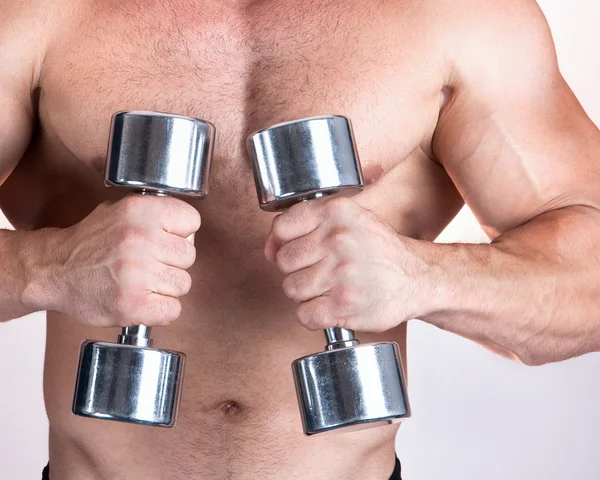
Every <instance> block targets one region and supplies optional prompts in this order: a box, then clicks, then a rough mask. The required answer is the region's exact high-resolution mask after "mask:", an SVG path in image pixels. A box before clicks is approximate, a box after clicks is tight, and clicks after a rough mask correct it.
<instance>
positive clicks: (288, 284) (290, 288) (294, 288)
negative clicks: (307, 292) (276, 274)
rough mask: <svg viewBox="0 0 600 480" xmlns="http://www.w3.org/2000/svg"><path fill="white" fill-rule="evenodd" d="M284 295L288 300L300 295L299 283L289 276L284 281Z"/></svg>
mask: <svg viewBox="0 0 600 480" xmlns="http://www.w3.org/2000/svg"><path fill="white" fill-rule="evenodd" d="M282 287H283V293H284V294H285V296H286V297H288V298H292V299H294V298H296V297H297V296H298V293H299V288H298V282H297V280H296V279H295V278H294V277H292V276H287V277H285V278H284V279H283V283H282Z"/></svg>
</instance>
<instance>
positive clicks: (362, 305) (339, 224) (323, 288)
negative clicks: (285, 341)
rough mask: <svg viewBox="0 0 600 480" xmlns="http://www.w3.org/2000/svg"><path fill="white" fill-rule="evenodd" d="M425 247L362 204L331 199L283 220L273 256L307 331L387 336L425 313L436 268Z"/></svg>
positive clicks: (275, 229)
mask: <svg viewBox="0 0 600 480" xmlns="http://www.w3.org/2000/svg"><path fill="white" fill-rule="evenodd" d="M418 246H419V242H418V241H417V240H412V239H409V238H405V237H401V236H400V235H398V234H397V233H396V232H395V231H393V230H392V228H391V227H389V226H388V225H387V224H385V223H384V222H382V221H381V220H380V219H378V218H377V216H375V214H373V213H372V212H371V211H369V210H367V209H365V208H363V207H361V206H359V205H358V204H357V203H356V202H355V201H353V200H351V199H347V198H329V199H322V200H313V201H310V202H306V203H301V204H297V205H295V206H293V207H291V208H290V209H289V210H287V211H285V212H284V213H282V214H281V215H279V216H277V217H276V218H275V219H274V221H273V226H272V229H271V232H270V234H269V237H268V240H267V244H266V247H265V255H266V257H267V259H268V260H270V261H272V262H275V263H276V264H277V266H278V267H279V269H280V270H281V271H282V272H283V274H284V275H285V279H284V280H283V290H284V293H285V294H286V295H287V296H288V297H289V298H291V299H292V300H294V301H295V302H297V303H298V304H299V305H298V307H297V311H296V313H297V316H298V319H299V320H300V323H302V324H303V325H304V326H305V327H307V328H309V329H311V330H316V329H322V328H330V327H342V328H349V329H352V330H360V331H366V332H382V331H385V330H389V329H390V328H393V327H395V326H397V325H399V324H400V323H402V322H403V321H406V320H409V319H411V318H415V317H416V316H417V315H419V314H422V313H424V305H425V304H426V302H427V297H428V295H429V294H430V293H431V291H430V289H429V288H428V287H427V285H426V283H425V282H424V281H423V279H424V278H425V277H426V276H427V275H428V274H429V268H428V267H427V266H426V265H425V264H424V262H422V261H421V260H420V259H419V258H418V256H417V255H415V253H414V251H413V250H414V249H418Z"/></svg>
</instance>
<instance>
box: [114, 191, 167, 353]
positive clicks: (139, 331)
mask: <svg viewBox="0 0 600 480" xmlns="http://www.w3.org/2000/svg"><path fill="white" fill-rule="evenodd" d="M135 193H136V194H137V195H154V196H155V197H166V196H167V192H165V191H163V190H148V189H146V188H140V189H139V190H135ZM151 332H152V327H147V326H146V325H135V326H133V327H124V328H123V329H122V330H121V335H119V340H118V342H119V343H121V344H124V345H136V346H138V347H151V346H152V338H150V333H151Z"/></svg>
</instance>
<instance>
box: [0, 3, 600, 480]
mask: <svg viewBox="0 0 600 480" xmlns="http://www.w3.org/2000/svg"><path fill="white" fill-rule="evenodd" d="M332 18H333V19H337V20H336V22H335V23H334V22H332V21H331V19H332ZM0 66H1V68H0V72H1V74H0V112H2V115H0V165H1V172H0V179H2V181H3V182H2V187H1V188H0V208H2V210H3V212H4V213H5V214H6V216H7V217H8V218H9V220H10V221H11V222H12V223H13V225H14V226H15V227H16V231H3V232H0V252H1V254H0V269H1V270H2V271H3V272H5V274H4V275H3V276H2V278H0V317H1V318H2V319H3V320H9V319H13V318H16V317H19V316H22V315H25V314H27V313H30V312H34V311H38V310H48V311H49V312H48V329H47V332H48V333H47V348H46V364H45V378H44V395H45V400H46V408H47V412H48V417H49V421H50V463H51V465H52V469H51V475H52V477H53V478H60V479H67V480H68V479H75V478H76V479H104V478H106V479H120V478H173V479H177V478H182V479H183V478H185V479H189V478H202V479H211V478H214V479H223V478H231V479H242V478H243V479H278V478H283V477H285V478H286V479H292V480H293V479H296V478H297V479H300V478H312V479H328V478H334V477H336V478H348V479H364V478H369V479H382V480H384V479H387V478H388V477H389V475H390V473H391V471H392V469H393V457H394V442H393V440H394V435H395V433H396V428H397V427H384V428H379V429H373V430H366V431H361V432H356V433H346V434H341V435H338V436H336V437H335V438H334V437H311V438H306V437H304V436H303V435H302V434H301V427H300V421H299V417H298V413H297V406H296V399H295V394H294V387H293V382H292V378H291V375H290V369H289V363H290V362H291V361H292V360H293V359H294V358H297V357H300V356H304V355H307V354H309V353H313V352H316V351H320V350H321V349H322V346H323V339H322V335H321V334H320V333H315V332H311V330H314V329H320V328H323V327H327V326H333V325H338V326H345V327H348V328H353V329H356V330H358V331H360V332H361V334H360V338H361V340H362V341H363V342H364V343H367V342H372V341H397V342H398V343H399V344H400V346H401V348H402V349H403V350H404V346H405V332H406V330H405V322H406V321H407V320H409V319H411V318H419V319H421V320H423V321H426V322H430V323H432V324H434V325H436V326H438V327H440V328H443V329H446V330H448V331H449V332H453V333H456V334H459V335H463V336H465V337H468V338H471V339H473V340H475V341H478V342H480V343H482V344H483V345H485V346H486V347H488V348H491V349H493V350H495V351H497V352H498V353H500V354H503V355H506V356H510V357H512V358H515V359H517V360H520V361H522V362H525V363H528V364H532V365H537V364H542V363H547V362H552V361H558V360H562V359H565V358H569V357H572V356H576V355H581V354H584V353H587V352H591V351H595V350H598V346H599V344H600V341H599V339H598V336H599V332H600V328H599V326H598V324H599V322H600V319H599V318H598V314H597V312H598V311H600V308H599V307H600V305H598V302H599V300H598V298H600V295H598V289H599V280H598V276H597V272H598V271H600V269H599V266H600V265H598V264H599V263H600V258H599V257H598V255H597V254H596V252H595V251H594V249H593V241H594V239H595V238H597V237H598V233H600V232H599V231H598V230H600V217H599V215H598V204H599V196H600V194H599V189H598V187H597V185H599V184H600V182H599V181H600V168H599V165H598V162H597V161H596V157H598V154H599V153H600V135H599V133H598V130H597V129H596V128H595V126H594V125H593V124H592V122H591V121H590V120H589V118H588V117H587V116H586V115H585V113H584V111H583V109H582V108H581V106H580V105H579V103H578V102H577V100H576V98H575V97H574V96H573V94H572V92H571V91H570V90H569V88H568V86H567V85H566V83H565V82H564V80H563V79H562V77H561V75H560V72H559V70H558V67H557V63H556V58H555V53H554V47H553V44H552V40H551V36H550V33H549V30H548V27H547V24H546V22H545V20H544V18H543V16H542V14H541V12H540V11H539V9H538V7H537V5H536V4H535V2H533V1H530V0H507V1H504V2H501V4H500V2H487V1H484V0H459V1H445V0H443V1H439V0H438V1H433V0H431V1H427V0H425V1H420V2H415V1H409V0H400V1H395V2H392V1H382V2H343V3H341V2H332V1H328V0H322V1H317V0H312V1H309V2H301V3H300V4H299V3H297V2H288V1H277V2H275V1H271V2H266V1H258V2H234V1H224V2H205V3H202V4H200V3H196V2H191V1H187V0H185V1H184V0H171V1H169V2H158V1H157V2H152V1H151V2H143V4H142V2H136V1H134V0H130V1H126V2H99V1H98V2H96V1H93V0H84V1H80V2H72V1H67V0H54V1H51V2H49V1H44V2H42V1H41V0H19V1H1V2H0ZM128 109H129V110H131V109H136V110H154V111H163V112H172V113H178V114H183V115H190V116H195V117H199V118H205V119H206V120H210V121H211V122H213V123H214V124H215V125H216V127H217V132H218V136H217V146H216V150H215V157H214V168H213V171H212V178H211V192H210V195H209V198H208V199H206V200H204V201H202V202H197V203H189V204H188V203H185V202H183V201H181V200H177V199H156V198H146V197H144V198H125V197H124V196H125V193H124V192H121V191H118V190H114V189H106V188H104V187H103V182H102V171H103V168H104V158H105V151H106V144H107V141H108V125H109V121H110V116H111V115H112V114H113V113H114V112H115V111H119V110H128ZM327 113H343V114H345V115H347V116H348V117H350V118H351V120H352V122H353V126H354V130H355V132H356V140H357V146H358V150H359V154H360V156H361V159H362V166H363V171H364V174H365V178H366V180H367V183H368V186H367V188H366V189H365V191H364V192H363V193H361V194H360V195H358V196H357V197H354V198H352V199H327V200H324V201H315V202H310V203H308V204H302V205H297V206H295V207H293V208H291V209H289V210H288V211H286V212H285V213H283V214H281V215H279V216H277V217H275V220H274V221H273V216H272V215H270V214H266V213H264V212H261V211H260V210H259V208H258V206H257V200H256V196H255V192H254V186H253V184H252V175H251V173H250V166H249V163H248V160H247V156H246V151H245V147H244V139H245V138H246V136H247V135H248V134H249V133H251V132H253V131H256V130H258V129H260V128H263V127H266V126H269V125H272V124H275V123H278V122H281V121H286V120H292V119H297V118H302V117H306V116H312V115H318V114H327ZM464 201H466V202H467V204H468V205H469V206H470V207H471V208H472V209H473V211H474V212H475V214H476V216H477V218H478V219H479V221H480V222H481V224H482V225H483V226H484V228H485V229H486V231H487V233H488V234H489V236H490V237H491V238H492V240H493V241H492V243H491V244H490V245H436V244H433V243H431V242H432V241H433V239H434V238H435V237H436V236H437V235H438V234H439V233H440V232H441V231H442V229H443V228H444V227H445V226H446V225H447V224H448V222H449V221H450V220H451V219H452V218H453V216H454V215H455V214H456V213H457V212H458V210H459V209H460V208H461V206H462V205H463V202H464ZM198 213H200V215H198ZM200 217H201V220H200ZM200 223H202V226H200ZM196 231H198V233H197V235H196V242H195V249H193V248H191V245H190V244H189V242H186V240H185V238H186V237H187V236H188V235H190V234H191V233H193V232H196ZM265 244H266V246H265ZM263 252H264V255H263ZM265 256H266V260H265ZM282 286H283V288H281V287H282ZM294 302H295V304H294ZM142 319H143V322H144V323H145V324H148V325H151V326H166V325H167V324H168V328H164V329H163V328H160V329H156V333H155V334H154V339H155V344H156V345H160V346H161V347H163V348H170V349H175V350H180V351H184V352H187V354H188V364H187V370H186V384H185V391H184V396H183V403H182V409H181V415H180V419H179V423H178V425H177V427H176V428H175V429H173V430H165V429H152V428H149V427H136V426H128V425H122V424H117V423H110V422H102V421H97V420H90V419H83V418H79V417H75V416H73V415H71V413H70V403H71V395H72V388H73V380H74V375H75V367H76V362H77V356H78V349H79V344H80V342H81V341H82V340H83V339H85V338H93V339H97V340H109V341H114V340H115V339H116V336H117V333H118V329H116V328H114V327H117V326H124V325H133V324H136V323H140V322H141V321H142ZM99 327H102V328H99ZM305 327H308V328H305Z"/></svg>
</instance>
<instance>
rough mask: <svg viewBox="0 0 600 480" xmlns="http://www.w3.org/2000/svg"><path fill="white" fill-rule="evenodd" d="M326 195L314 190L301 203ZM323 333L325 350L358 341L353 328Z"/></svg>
mask: <svg viewBox="0 0 600 480" xmlns="http://www.w3.org/2000/svg"><path fill="white" fill-rule="evenodd" d="M326 196H328V194H327V193H324V192H314V193H312V194H311V195H309V196H307V197H306V198H303V199H302V200H300V202H301V203H305V202H310V201H311V200H317V199H319V198H323V197H326ZM323 333H325V340H327V345H326V346H325V348H326V349H327V350H335V349H337V348H346V347H353V346H355V345H358V344H359V343H360V342H359V341H358V339H357V338H356V337H355V336H354V330H349V329H347V328H339V327H332V328H326V329H325V330H323Z"/></svg>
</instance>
